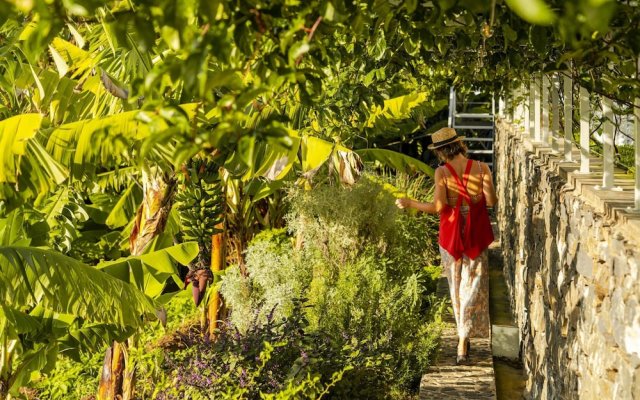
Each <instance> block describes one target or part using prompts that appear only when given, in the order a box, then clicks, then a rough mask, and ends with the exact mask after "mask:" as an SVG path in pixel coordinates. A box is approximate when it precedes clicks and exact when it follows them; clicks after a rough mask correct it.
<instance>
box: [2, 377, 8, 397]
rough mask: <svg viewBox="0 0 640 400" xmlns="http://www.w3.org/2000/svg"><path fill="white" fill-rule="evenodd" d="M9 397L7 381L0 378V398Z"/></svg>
mask: <svg viewBox="0 0 640 400" xmlns="http://www.w3.org/2000/svg"><path fill="white" fill-rule="evenodd" d="M8 397H9V382H8V381H7V380H5V379H2V378H0V400H4V399H7V398H8Z"/></svg>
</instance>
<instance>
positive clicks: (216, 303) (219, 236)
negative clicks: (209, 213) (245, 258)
mask: <svg viewBox="0 0 640 400" xmlns="http://www.w3.org/2000/svg"><path fill="white" fill-rule="evenodd" d="M216 228H217V229H219V230H220V231H221V232H219V233H216V234H215V235H212V236H211V272H212V273H213V274H214V276H213V279H214V285H213V292H211V297H210V299H209V306H208V307H207V324H208V327H209V337H210V338H214V337H215V335H216V330H217V329H218V321H220V320H221V319H222V316H223V313H224V303H223V301H222V296H221V295H220V292H219V291H218V290H217V288H216V285H215V283H217V281H218V280H219V279H220V278H219V276H218V275H217V274H216V273H217V272H220V271H222V270H223V269H224V262H225V256H224V250H225V249H224V247H225V246H224V244H225V243H224V239H225V237H224V235H225V232H224V223H220V224H218V225H217V226H216Z"/></svg>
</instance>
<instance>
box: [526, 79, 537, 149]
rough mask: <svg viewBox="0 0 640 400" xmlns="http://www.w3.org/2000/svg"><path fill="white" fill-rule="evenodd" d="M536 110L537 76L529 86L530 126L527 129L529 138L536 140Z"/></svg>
mask: <svg viewBox="0 0 640 400" xmlns="http://www.w3.org/2000/svg"><path fill="white" fill-rule="evenodd" d="M535 108H536V78H535V76H533V75H532V76H531V81H530V85H529V126H528V127H527V130H528V132H529V137H530V138H531V139H533V138H535V131H536V124H535V121H536V115H535Z"/></svg>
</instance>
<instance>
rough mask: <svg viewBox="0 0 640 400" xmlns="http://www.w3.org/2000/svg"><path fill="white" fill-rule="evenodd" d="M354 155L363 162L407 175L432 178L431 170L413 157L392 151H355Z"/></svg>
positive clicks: (432, 172)
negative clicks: (378, 164) (423, 175)
mask: <svg viewBox="0 0 640 400" xmlns="http://www.w3.org/2000/svg"><path fill="white" fill-rule="evenodd" d="M356 153H358V155H359V156H360V157H362V160H363V161H369V162H379V163H380V164H382V165H384V166H387V167H390V168H393V169H395V170H397V171H400V172H404V173H407V174H416V173H423V174H425V175H428V176H430V177H432V178H433V177H434V171H433V168H431V167H430V166H428V165H427V164H425V163H423V162H422V161H420V160H416V159H415V158H413V157H410V156H407V155H405V154H402V153H398V152H395V151H393V150H386V149H361V150H356Z"/></svg>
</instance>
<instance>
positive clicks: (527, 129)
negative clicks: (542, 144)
mask: <svg viewBox="0 0 640 400" xmlns="http://www.w3.org/2000/svg"><path fill="white" fill-rule="evenodd" d="M532 98H533V86H532V85H531V83H529V90H528V92H527V97H526V105H527V106H526V107H525V108H524V110H523V112H524V127H523V128H524V135H525V136H529V137H531V136H532V135H531V119H532V118H531V110H533V101H532Z"/></svg>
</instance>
